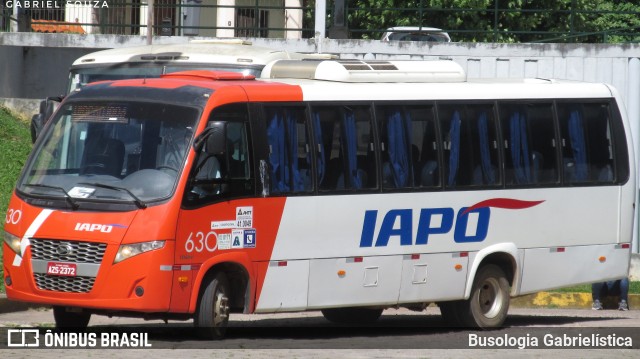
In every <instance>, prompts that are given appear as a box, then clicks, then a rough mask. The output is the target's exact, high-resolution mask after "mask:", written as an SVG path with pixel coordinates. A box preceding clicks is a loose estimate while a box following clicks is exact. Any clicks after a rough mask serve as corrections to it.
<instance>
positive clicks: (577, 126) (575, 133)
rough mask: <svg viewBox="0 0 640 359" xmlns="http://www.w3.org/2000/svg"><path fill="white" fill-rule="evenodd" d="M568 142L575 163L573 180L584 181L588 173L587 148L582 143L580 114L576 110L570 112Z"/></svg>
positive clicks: (582, 130) (582, 132)
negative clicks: (569, 142)
mask: <svg viewBox="0 0 640 359" xmlns="http://www.w3.org/2000/svg"><path fill="white" fill-rule="evenodd" d="M569 140H570V141H571V150H572V151H573V159H574V161H575V166H576V167H575V177H574V178H575V180H576V181H586V180H587V178H588V176H589V173H588V169H587V148H586V144H585V141H584V128H583V124H582V114H581V113H580V111H579V110H578V109H573V110H571V113H570V114H569Z"/></svg>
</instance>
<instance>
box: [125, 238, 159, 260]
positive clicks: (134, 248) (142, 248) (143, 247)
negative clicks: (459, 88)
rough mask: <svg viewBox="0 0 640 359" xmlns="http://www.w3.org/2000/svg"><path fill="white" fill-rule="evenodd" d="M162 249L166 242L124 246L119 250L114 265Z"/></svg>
mask: <svg viewBox="0 0 640 359" xmlns="http://www.w3.org/2000/svg"><path fill="white" fill-rule="evenodd" d="M162 247H164V241H150V242H142V243H132V244H122V245H120V248H119V249H118V254H116V259H115V260H114V261H113V263H114V264H115V263H119V262H122V261H123V260H125V259H129V258H131V257H134V256H137V255H138V254H142V253H144V252H149V251H153V250H156V249H160V248H162Z"/></svg>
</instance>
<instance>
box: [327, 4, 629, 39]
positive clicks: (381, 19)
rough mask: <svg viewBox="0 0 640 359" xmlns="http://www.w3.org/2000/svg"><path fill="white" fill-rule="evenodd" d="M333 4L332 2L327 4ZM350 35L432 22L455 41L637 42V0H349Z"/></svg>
mask: <svg viewBox="0 0 640 359" xmlns="http://www.w3.org/2000/svg"><path fill="white" fill-rule="evenodd" d="M331 6H332V4H331ZM347 19H348V24H349V28H350V31H351V37H352V38H362V39H379V38H380V36H381V35H382V32H383V31H384V29H386V28H389V27H392V26H431V27H439V28H442V29H444V30H446V31H449V32H450V34H451V35H452V38H453V39H454V41H472V42H475V41H495V42H531V41H549V40H552V41H570V42H574V41H575V42H637V41H639V40H640V36H639V35H636V33H637V30H638V29H640V4H637V0H535V1H532V0H409V1H401V0H350V1H347Z"/></svg>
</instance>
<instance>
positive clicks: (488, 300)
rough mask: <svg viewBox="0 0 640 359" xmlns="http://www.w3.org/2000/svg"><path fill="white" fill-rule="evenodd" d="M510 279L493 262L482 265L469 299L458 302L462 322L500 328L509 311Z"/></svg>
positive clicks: (475, 326)
mask: <svg viewBox="0 0 640 359" xmlns="http://www.w3.org/2000/svg"><path fill="white" fill-rule="evenodd" d="M509 302H510V297H509V281H508V280H507V276H506V275H505V274H504V271H503V270H502V269H501V268H500V267H498V266H496V265H493V264H488V265H485V266H482V267H480V269H478V272H477V273H476V277H475V279H474V281H473V287H472V288H471V297H470V298H469V299H468V300H464V301H459V302H457V305H456V308H457V311H456V312H457V315H458V318H459V319H460V321H461V324H462V325H464V326H466V327H472V328H481V329H488V328H498V327H500V326H502V324H503V323H504V321H505V319H506V318H507V312H508V311H509Z"/></svg>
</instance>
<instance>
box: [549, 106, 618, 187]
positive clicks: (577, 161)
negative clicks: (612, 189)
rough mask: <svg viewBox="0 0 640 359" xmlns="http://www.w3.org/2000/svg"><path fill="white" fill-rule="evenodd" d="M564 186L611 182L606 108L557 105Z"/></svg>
mask: <svg viewBox="0 0 640 359" xmlns="http://www.w3.org/2000/svg"><path fill="white" fill-rule="evenodd" d="M558 119H559V121H560V134H561V141H562V147H561V148H562V159H563V171H564V182H565V183H584V182H599V183H612V182H613V181H614V173H615V172H614V169H613V149H612V141H611V129H610V127H609V107H608V105H607V104H597V103H592V104H576V103H559V104H558Z"/></svg>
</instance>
